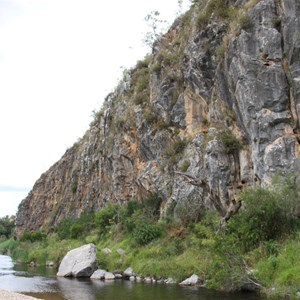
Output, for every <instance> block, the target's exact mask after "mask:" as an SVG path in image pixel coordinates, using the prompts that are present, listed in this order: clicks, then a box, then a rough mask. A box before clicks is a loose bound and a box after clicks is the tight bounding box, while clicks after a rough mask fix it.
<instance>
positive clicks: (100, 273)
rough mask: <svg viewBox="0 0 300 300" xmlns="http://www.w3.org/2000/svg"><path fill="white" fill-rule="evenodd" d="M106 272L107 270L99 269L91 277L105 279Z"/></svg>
mask: <svg viewBox="0 0 300 300" xmlns="http://www.w3.org/2000/svg"><path fill="white" fill-rule="evenodd" d="M105 273H106V270H101V269H98V270H96V271H95V272H94V273H93V274H92V276H91V279H98V280H101V279H104V276H105Z"/></svg>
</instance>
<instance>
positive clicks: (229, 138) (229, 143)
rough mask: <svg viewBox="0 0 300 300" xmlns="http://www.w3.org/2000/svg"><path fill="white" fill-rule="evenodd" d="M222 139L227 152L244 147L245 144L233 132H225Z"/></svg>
mask: <svg viewBox="0 0 300 300" xmlns="http://www.w3.org/2000/svg"><path fill="white" fill-rule="evenodd" d="M220 139H221V141H222V142H223V144H224V148H225V152H226V153H227V154H230V153H231V154H232V153H234V152H236V151H239V150H241V149H242V148H243V144H242V143H241V142H240V141H239V140H238V139H237V138H236V137H235V136H234V135H233V134H232V133H231V132H226V133H223V134H222V135H221V136H220Z"/></svg>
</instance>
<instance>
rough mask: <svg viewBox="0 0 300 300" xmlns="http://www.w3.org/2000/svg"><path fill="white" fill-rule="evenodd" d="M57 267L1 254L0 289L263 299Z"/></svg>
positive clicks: (110, 296)
mask: <svg viewBox="0 0 300 300" xmlns="http://www.w3.org/2000/svg"><path fill="white" fill-rule="evenodd" d="M55 274H56V269H53V268H52V269H51V268H46V267H37V268H30V267H29V266H27V265H25V264H14V263H13V261H12V259H11V258H10V257H9V256H6V255H0V289H5V290H8V291H12V292H19V293H23V294H26V295H30V296H33V297H37V298H40V299H46V300H221V299H222V300H223V299H224V300H229V299H230V300H262V299H263V298H260V297H258V296H255V295H250V294H238V293H235V294H222V293H217V292H214V291H209V290H207V289H204V288H200V287H186V288H183V287H180V286H178V285H170V286H167V285H163V284H146V283H135V282H130V281H122V280H116V281H112V282H104V281H100V280H91V279H84V280H83V279H81V280H79V279H68V278H57V277H56V275H55Z"/></svg>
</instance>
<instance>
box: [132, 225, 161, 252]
mask: <svg viewBox="0 0 300 300" xmlns="http://www.w3.org/2000/svg"><path fill="white" fill-rule="evenodd" d="M132 235H133V239H134V240H135V242H136V243H138V244H139V245H141V246H144V245H147V244H149V243H150V242H151V241H153V240H155V239H157V238H159V237H160V236H161V235H162V229H161V227H160V226H159V225H157V224H149V223H142V222H141V223H139V224H137V226H136V228H135V229H134V231H133V234H132Z"/></svg>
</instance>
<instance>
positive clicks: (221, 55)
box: [216, 45, 226, 63]
mask: <svg viewBox="0 0 300 300" xmlns="http://www.w3.org/2000/svg"><path fill="white" fill-rule="evenodd" d="M225 52H226V48H225V46H224V45H220V46H219V47H218V48H217V49H216V58H217V62H219V63H220V62H222V61H223V59H224V57H225Z"/></svg>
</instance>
